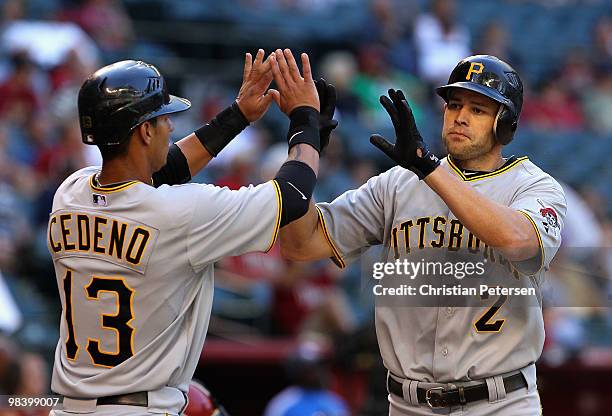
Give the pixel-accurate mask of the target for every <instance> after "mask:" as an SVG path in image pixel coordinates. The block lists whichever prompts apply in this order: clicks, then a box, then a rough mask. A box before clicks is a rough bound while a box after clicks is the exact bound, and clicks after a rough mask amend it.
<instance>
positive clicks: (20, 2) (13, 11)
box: [2, 0, 25, 26]
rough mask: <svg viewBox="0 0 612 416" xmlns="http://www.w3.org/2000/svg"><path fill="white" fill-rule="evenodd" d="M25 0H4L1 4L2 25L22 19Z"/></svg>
mask: <svg viewBox="0 0 612 416" xmlns="http://www.w3.org/2000/svg"><path fill="white" fill-rule="evenodd" d="M24 3H25V0H6V1H5V2H4V4H3V5H2V25H3V26H5V25H7V24H8V23H10V22H12V21H14V20H20V19H23V17H24V15H25V9H24Z"/></svg>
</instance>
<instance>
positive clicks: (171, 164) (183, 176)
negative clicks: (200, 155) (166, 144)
mask: <svg viewBox="0 0 612 416" xmlns="http://www.w3.org/2000/svg"><path fill="white" fill-rule="evenodd" d="M190 180H191V173H190V172H189V164H188V163H187V158H186V157H185V155H184V154H183V152H181V149H180V148H179V147H178V146H177V145H176V144H172V146H170V150H168V160H167V162H166V165H165V166H164V167H163V168H161V169H160V170H158V171H157V172H155V173H154V174H153V186H154V187H156V188H157V187H159V186H161V185H180V184H183V183H187V182H189V181H190Z"/></svg>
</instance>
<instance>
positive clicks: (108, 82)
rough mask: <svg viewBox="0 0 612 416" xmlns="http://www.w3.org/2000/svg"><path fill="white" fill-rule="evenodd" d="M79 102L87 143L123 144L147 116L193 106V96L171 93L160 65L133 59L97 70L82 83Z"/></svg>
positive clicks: (85, 141) (155, 115) (82, 136)
mask: <svg viewBox="0 0 612 416" xmlns="http://www.w3.org/2000/svg"><path fill="white" fill-rule="evenodd" d="M78 102H79V122H80V125H81V138H82V140H83V143H85V144H95V145H101V146H109V145H116V144H119V143H120V142H121V141H123V140H125V139H127V138H128V137H129V134H130V132H131V131H132V130H133V129H134V128H135V127H136V126H138V125H139V124H141V123H144V122H145V121H147V120H150V119H152V118H154V117H157V116H160V115H162V114H170V113H177V112H179V111H185V110H187V109H188V108H189V107H191V103H190V102H189V100H186V99H184V98H179V97H175V96H174V95H170V94H168V87H167V85H166V81H165V80H164V77H163V76H162V75H161V74H160V72H159V70H158V69H157V68H155V67H154V66H153V65H150V64H147V63H145V62H142V61H133V60H129V61H121V62H116V63H114V64H112V65H108V66H105V67H104V68H101V69H99V70H97V71H96V72H94V73H93V75H91V76H90V77H89V78H87V80H86V81H85V82H84V83H83V85H82V86H81V89H80V90H79V100H78Z"/></svg>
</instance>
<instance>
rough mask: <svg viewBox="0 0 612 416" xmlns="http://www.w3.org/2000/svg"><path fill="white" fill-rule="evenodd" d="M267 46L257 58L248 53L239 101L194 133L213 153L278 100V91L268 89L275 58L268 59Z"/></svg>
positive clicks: (214, 154) (217, 152) (215, 154)
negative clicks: (265, 52) (272, 61)
mask: <svg viewBox="0 0 612 416" xmlns="http://www.w3.org/2000/svg"><path fill="white" fill-rule="evenodd" d="M263 57H264V50H263V49H259V50H258V51H257V54H256V55H255V60H254V61H253V58H252V56H251V54H250V53H247V54H245V59H244V69H243V72H242V86H241V87H240V91H238V97H237V98H236V101H234V102H233V103H232V105H230V106H229V107H227V108H226V109H224V110H223V111H221V112H220V113H219V114H217V116H216V117H215V118H213V119H212V120H211V121H210V122H208V123H206V124H205V125H204V126H202V127H200V128H199V129H197V130H196V131H195V132H194V133H195V135H196V137H197V138H198V140H199V141H200V143H202V146H204V148H205V149H206V150H207V151H208V153H210V155H211V156H217V155H218V154H219V152H221V150H223V149H224V148H225V146H227V144H228V143H229V142H231V141H232V140H233V139H234V138H235V137H236V136H237V135H238V134H239V133H240V132H241V131H242V130H244V129H245V128H246V127H247V126H248V125H249V124H250V123H252V122H254V121H256V120H258V119H259V118H260V117H261V116H262V115H263V114H264V113H265V112H266V111H267V110H268V108H270V104H272V101H274V100H276V101H278V91H276V90H268V87H269V86H270V83H271V82H272V78H273V77H272V72H271V71H270V65H271V60H270V58H269V57H268V59H266V60H265V61H264V59H263Z"/></svg>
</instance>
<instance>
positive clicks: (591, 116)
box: [582, 71, 612, 135]
mask: <svg viewBox="0 0 612 416" xmlns="http://www.w3.org/2000/svg"><path fill="white" fill-rule="evenodd" d="M582 107H583V109H584V114H585V117H586V119H587V120H588V122H589V125H590V126H591V128H592V129H593V130H594V131H596V132H598V133H601V134H607V135H609V134H611V133H612V74H611V73H610V72H609V71H607V72H606V71H601V72H600V73H598V74H597V77H596V80H595V83H594V84H593V85H592V86H591V87H590V88H587V89H586V90H585V91H584V94H583V95H582Z"/></svg>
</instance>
